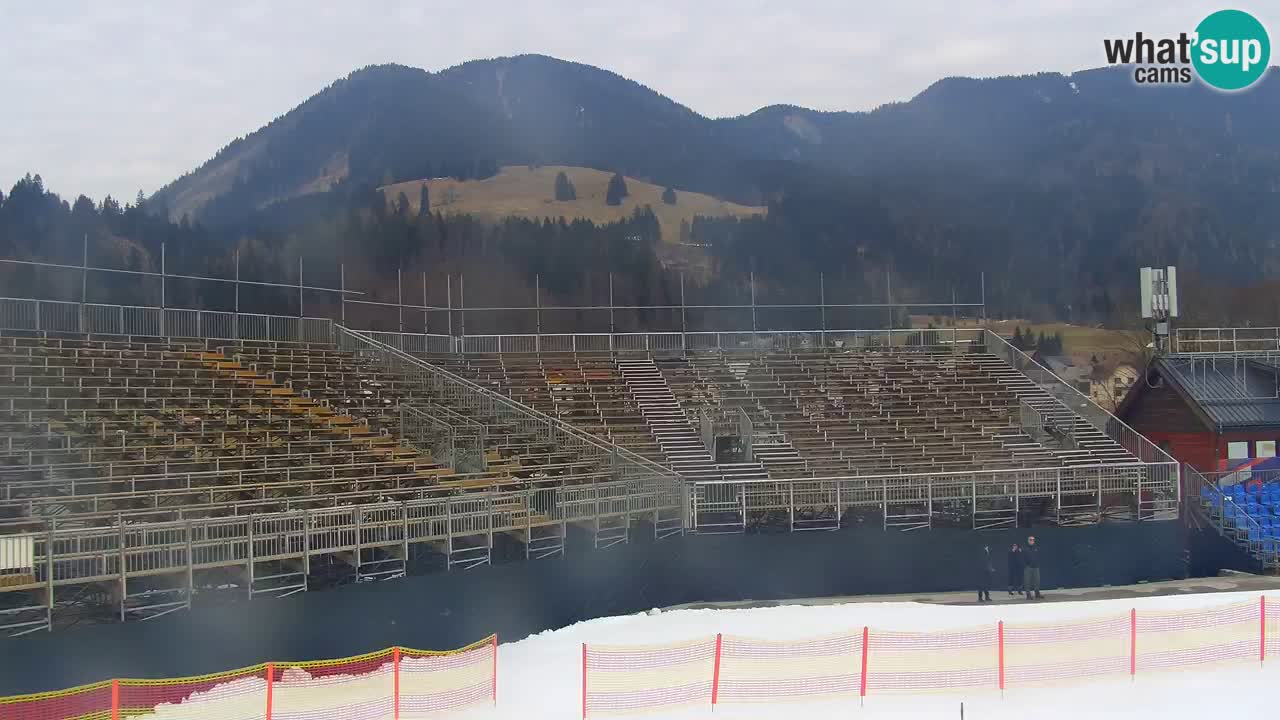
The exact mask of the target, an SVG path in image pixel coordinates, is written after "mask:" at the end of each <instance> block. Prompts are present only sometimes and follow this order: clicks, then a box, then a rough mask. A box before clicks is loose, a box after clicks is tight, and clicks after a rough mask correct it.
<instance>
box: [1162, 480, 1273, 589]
mask: <svg viewBox="0 0 1280 720" xmlns="http://www.w3.org/2000/svg"><path fill="white" fill-rule="evenodd" d="M1182 476H1183V479H1184V483H1183V488H1185V490H1184V492H1185V493H1186V494H1187V495H1188V497H1187V498H1186V500H1187V501H1188V502H1189V503H1191V504H1193V508H1194V509H1193V512H1198V513H1199V514H1200V516H1202V517H1204V518H1205V519H1207V520H1208V521H1209V524H1210V525H1212V526H1213V527H1214V529H1215V530H1217V531H1218V533H1219V534H1220V535H1222V536H1223V537H1224V538H1226V539H1228V540H1230V541H1231V542H1233V543H1235V544H1236V545H1237V546H1239V547H1240V549H1241V550H1243V551H1244V552H1245V553H1246V554H1248V555H1249V557H1251V558H1253V560H1254V561H1255V562H1257V563H1258V565H1259V566H1260V567H1261V568H1262V570H1263V572H1266V573H1267V574H1269V575H1276V574H1280V542H1278V541H1276V540H1273V539H1270V537H1268V535H1267V534H1266V533H1265V532H1264V530H1263V528H1262V525H1261V524H1260V523H1259V522H1258V520H1257V519H1256V518H1254V517H1253V516H1251V515H1250V514H1249V513H1248V512H1246V511H1245V509H1244V508H1243V507H1241V506H1240V505H1237V504H1236V502H1235V500H1233V499H1232V498H1231V496H1230V495H1227V494H1226V493H1224V492H1222V488H1220V487H1218V484H1217V483H1215V482H1213V481H1212V480H1210V479H1209V478H1206V477H1205V476H1204V475H1202V474H1200V472H1199V471H1197V470H1196V469H1195V468H1193V467H1191V466H1190V465H1185V464H1184V465H1183V466H1182Z"/></svg>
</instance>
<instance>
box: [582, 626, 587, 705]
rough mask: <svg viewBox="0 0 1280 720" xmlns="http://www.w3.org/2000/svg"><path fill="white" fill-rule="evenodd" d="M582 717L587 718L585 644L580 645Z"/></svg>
mask: <svg viewBox="0 0 1280 720" xmlns="http://www.w3.org/2000/svg"><path fill="white" fill-rule="evenodd" d="M582 717H583V718H584V719H585V718H586V717H587V644H586V643H582Z"/></svg>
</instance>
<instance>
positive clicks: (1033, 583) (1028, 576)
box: [1022, 537, 1044, 600]
mask: <svg viewBox="0 0 1280 720" xmlns="http://www.w3.org/2000/svg"><path fill="white" fill-rule="evenodd" d="M1022 565H1023V568H1024V569H1023V571H1022V589H1023V591H1024V593H1025V595H1026V597H1027V599H1028V600H1031V599H1032V598H1033V597H1034V599H1036V600H1042V599H1044V596H1043V595H1041V594H1040V546H1039V545H1036V539H1035V538H1034V537H1029V538H1027V547H1026V548H1025V549H1024V550H1023V551H1022ZM1032 593H1035V595H1034V596H1033V595H1032Z"/></svg>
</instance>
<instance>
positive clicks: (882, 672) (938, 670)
mask: <svg viewBox="0 0 1280 720" xmlns="http://www.w3.org/2000/svg"><path fill="white" fill-rule="evenodd" d="M997 640H998V637H997V628H996V626H995V625H988V626H982V627H974V628H969V629H965V630H947V631H938V632H894V631H888V630H877V629H875V628H871V629H870V632H869V633H868V648H867V695H872V694H875V693H883V692H911V693H919V692H929V691H939V690H959V689H981V688H986V689H998V688H999V682H1000V669H999V661H1000V658H999V645H998V642H997Z"/></svg>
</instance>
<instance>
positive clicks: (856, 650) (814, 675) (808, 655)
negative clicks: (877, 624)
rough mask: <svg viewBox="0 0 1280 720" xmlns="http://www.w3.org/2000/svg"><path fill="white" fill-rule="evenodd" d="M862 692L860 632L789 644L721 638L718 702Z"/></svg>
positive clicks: (840, 695)
mask: <svg viewBox="0 0 1280 720" xmlns="http://www.w3.org/2000/svg"><path fill="white" fill-rule="evenodd" d="M861 689H862V631H861V630H859V631H858V632H856V633H844V634H841V635H832V636H830V637H821V638H810V639H807V640H785V641H778V640H757V639H754V638H748V637H741V636H737V635H725V636H723V640H722V643H721V655H720V673H719V688H718V690H717V691H716V696H717V697H716V700H717V703H751V702H768V703H773V702H780V701H786V700H804V699H809V698H814V699H817V698H831V697H855V696H857V695H858V694H859V693H860V692H861Z"/></svg>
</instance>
